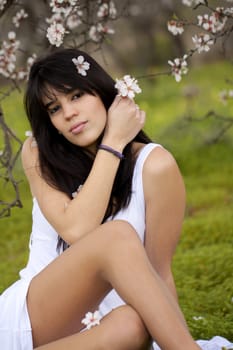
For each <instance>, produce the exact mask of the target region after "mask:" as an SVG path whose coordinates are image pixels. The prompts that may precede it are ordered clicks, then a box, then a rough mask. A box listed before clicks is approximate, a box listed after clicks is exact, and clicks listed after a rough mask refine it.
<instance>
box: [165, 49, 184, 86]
mask: <svg viewBox="0 0 233 350" xmlns="http://www.w3.org/2000/svg"><path fill="white" fill-rule="evenodd" d="M187 57H188V56H187V55H184V56H183V57H182V58H175V59H174V61H171V60H169V61H168V63H169V64H170V66H171V73H172V75H174V77H175V79H176V81H177V82H179V81H181V76H182V75H184V74H187V73H188V67H187V66H188V64H187Z"/></svg>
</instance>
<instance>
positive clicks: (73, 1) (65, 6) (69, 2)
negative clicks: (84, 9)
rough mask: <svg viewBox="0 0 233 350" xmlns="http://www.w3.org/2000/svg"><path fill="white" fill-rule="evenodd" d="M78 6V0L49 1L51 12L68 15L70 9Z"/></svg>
mask: <svg viewBox="0 0 233 350" xmlns="http://www.w3.org/2000/svg"><path fill="white" fill-rule="evenodd" d="M77 4H78V0H51V1H50V4H49V5H50V7H51V8H52V12H55V13H64V14H66V15H67V14H68V13H70V11H71V10H72V7H74V6H75V5H77Z"/></svg>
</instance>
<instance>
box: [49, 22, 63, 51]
mask: <svg viewBox="0 0 233 350" xmlns="http://www.w3.org/2000/svg"><path fill="white" fill-rule="evenodd" d="M64 35H65V28H64V26H63V25H62V24H61V23H56V22H54V23H52V24H51V25H50V26H49V27H48V29H47V34H46V37H47V38H48V40H49V42H50V44H51V45H55V46H56V47H59V46H61V44H62V43H63V39H64Z"/></svg>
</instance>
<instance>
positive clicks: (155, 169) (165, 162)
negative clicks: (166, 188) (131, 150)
mask: <svg viewBox="0 0 233 350" xmlns="http://www.w3.org/2000/svg"><path fill="white" fill-rule="evenodd" d="M177 168H178V166H177V163H176V160H175V158H174V157H173V155H172V154H171V153H170V152H169V151H167V150H166V149H165V148H162V147H155V148H154V149H153V150H152V151H151V152H150V154H149V155H148V157H147V159H146V161H145V164H144V168H143V171H144V173H145V174H147V175H152V176H153V175H154V176H156V175H158V176H159V175H164V174H165V173H166V172H171V171H174V170H175V169H176V170H177Z"/></svg>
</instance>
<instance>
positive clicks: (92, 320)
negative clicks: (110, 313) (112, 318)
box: [81, 311, 101, 329]
mask: <svg viewBox="0 0 233 350" xmlns="http://www.w3.org/2000/svg"><path fill="white" fill-rule="evenodd" d="M100 320H101V315H100V312H99V311H95V312H87V313H86V315H85V317H84V318H83V319H82V321H81V322H82V324H84V325H85V326H86V328H87V329H90V328H92V327H94V326H98V325H99V324H100Z"/></svg>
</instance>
